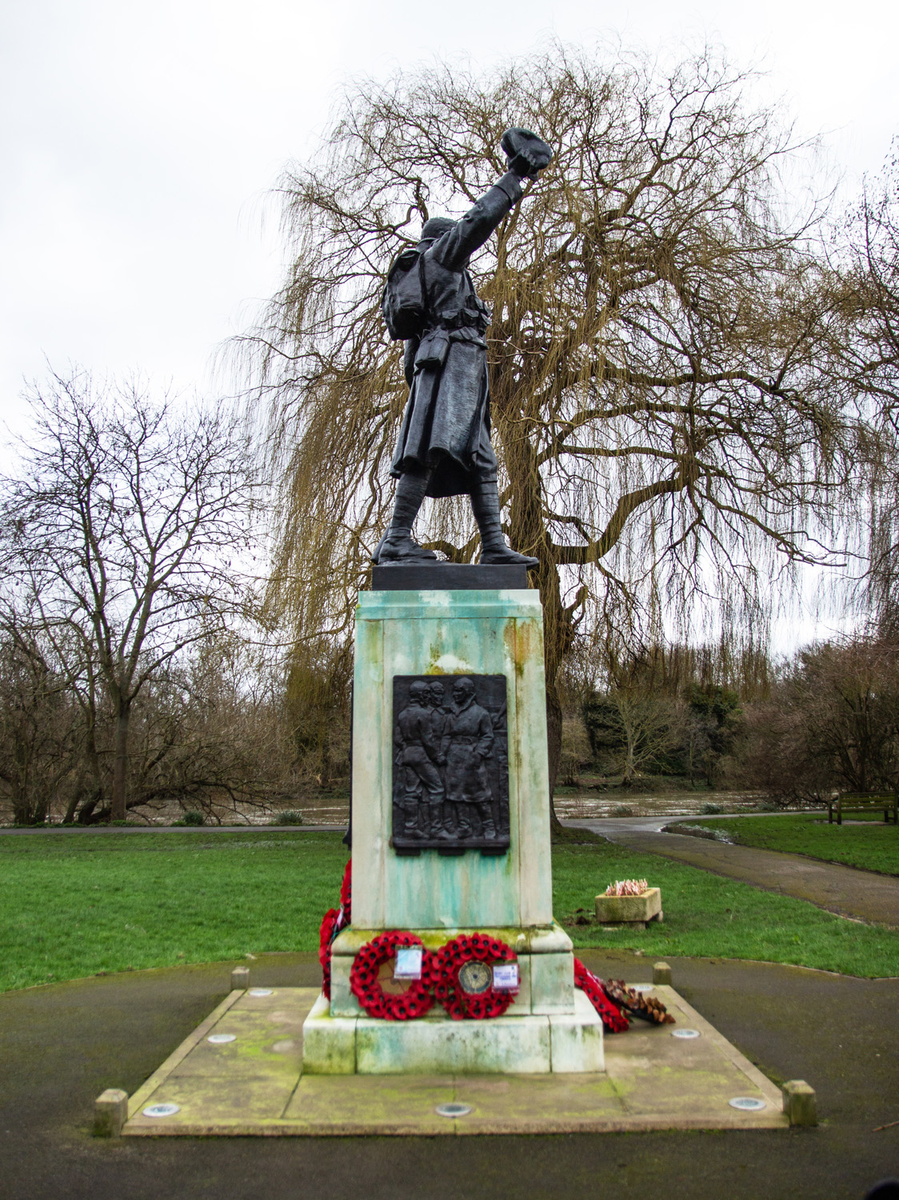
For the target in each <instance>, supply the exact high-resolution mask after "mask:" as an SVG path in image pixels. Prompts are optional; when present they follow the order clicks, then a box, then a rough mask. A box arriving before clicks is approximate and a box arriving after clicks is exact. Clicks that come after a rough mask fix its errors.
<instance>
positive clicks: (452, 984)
mask: <svg viewBox="0 0 899 1200" xmlns="http://www.w3.org/2000/svg"><path fill="white" fill-rule="evenodd" d="M501 964H508V965H509V966H512V965H514V966H515V968H516V969H515V970H514V971H513V972H507V978H506V980H505V981H504V982H505V984H506V986H504V987H499V988H498V987H497V986H496V982H497V980H496V974H495V972H494V970H493V968H494V967H495V966H497V965H501ZM517 967H518V958H517V956H516V954H515V951H514V950H513V949H512V947H511V946H507V945H506V944H505V942H501V941H499V940H498V939H497V938H493V937H489V936H488V935H487V934H486V933H473V934H471V935H470V936H467V937H466V936H462V937H457V938H453V940H452V941H451V942H447V943H446V945H445V946H443V947H442V948H441V949H440V950H438V951H436V953H434V954H433V955H432V956H431V983H432V986H433V988H434V995H435V996H436V997H437V999H438V1000H439V1001H440V1003H441V1004H442V1005H443V1007H444V1008H445V1009H446V1011H447V1012H448V1013H449V1015H450V1016H451V1017H452V1018H453V1019H454V1020H456V1021H461V1020H464V1019H465V1018H468V1019H472V1020H475V1021H481V1020H484V1019H485V1018H487V1017H501V1016H502V1014H503V1013H504V1012H505V1011H506V1009H507V1008H508V1007H509V1005H510V1004H511V1003H512V1001H513V1000H514V999H515V997H516V996H517V995H518V971H517ZM510 975H511V979H510V978H509V976H510Z"/></svg>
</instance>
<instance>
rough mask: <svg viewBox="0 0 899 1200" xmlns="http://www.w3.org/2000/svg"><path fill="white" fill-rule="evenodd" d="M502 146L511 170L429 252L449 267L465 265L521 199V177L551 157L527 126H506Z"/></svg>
mask: <svg viewBox="0 0 899 1200" xmlns="http://www.w3.org/2000/svg"><path fill="white" fill-rule="evenodd" d="M502 147H503V150H505V152H506V155H507V157H508V167H509V169H508V171H506V173H505V175H503V177H502V178H501V179H498V180H497V182H496V183H495V184H494V185H493V187H492V188H490V190H489V191H488V192H486V193H485V194H484V195H483V196H481V198H480V199H479V200H477V201H476V202H475V204H474V207H473V208H470V209H469V210H468V212H467V213H466V214H465V216H464V217H460V219H459V220H458V221H457V222H456V224H455V226H454V227H453V228H452V229H451V230H449V231H448V232H447V233H445V234H444V235H443V236H442V237H441V238H439V239H438V240H437V241H436V242H435V243H434V245H433V246H432V247H431V248H430V250H428V251H427V255H428V256H429V257H430V258H432V259H433V260H434V261H435V262H438V263H440V264H441V266H444V267H446V268H447V269H448V270H451V271H459V270H461V269H462V268H463V267H464V266H465V265H466V263H467V262H468V260H469V258H470V257H471V255H472V254H474V252H475V250H479V249H480V247H481V246H483V244H484V243H485V242H486V241H487V239H488V238H489V237H490V235H491V233H493V231H494V229H496V227H497V225H499V223H500V221H502V219H503V217H505V216H506V214H507V213H508V212H510V211H511V209H512V207H513V206H514V205H515V204H517V203H518V201H519V200H520V199H521V195H522V191H521V181H522V179H524V178H526V177H530V178H532V179H535V178H536V177H537V174H538V173H539V172H540V171H542V170H543V168H544V167H545V166H546V165H547V163H548V162H549V161H550V159H551V158H552V151H551V150H550V148H549V146H547V144H546V142H544V141H543V139H542V138H538V137H537V135H536V134H535V133H531V132H530V130H528V129H507V130H506V132H505V133H504V134H503V140H502Z"/></svg>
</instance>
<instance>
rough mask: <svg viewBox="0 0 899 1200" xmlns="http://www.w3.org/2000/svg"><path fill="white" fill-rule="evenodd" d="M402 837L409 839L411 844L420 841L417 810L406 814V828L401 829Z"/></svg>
mask: <svg viewBox="0 0 899 1200" xmlns="http://www.w3.org/2000/svg"><path fill="white" fill-rule="evenodd" d="M403 837H405V838H409V840H410V841H413V842H417V841H420V840H421V830H420V829H419V828H418V809H415V810H413V811H412V812H407V813H406V826H405V828H404V829H403Z"/></svg>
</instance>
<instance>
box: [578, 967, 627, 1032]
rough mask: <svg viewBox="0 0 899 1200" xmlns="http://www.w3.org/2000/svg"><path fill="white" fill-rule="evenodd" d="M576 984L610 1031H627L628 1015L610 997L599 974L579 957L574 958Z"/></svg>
mask: <svg viewBox="0 0 899 1200" xmlns="http://www.w3.org/2000/svg"><path fill="white" fill-rule="evenodd" d="M574 986H575V987H579V988H580V989H581V991H582V992H583V993H584V995H585V996H586V997H587V999H588V1000H589V1001H590V1003H591V1004H592V1005H593V1007H594V1008H595V1009H596V1011H597V1013H598V1014H599V1017H600V1020H601V1021H602V1023H603V1026H604V1027H605V1028H606V1029H607V1030H608V1031H609V1033H626V1032H627V1030H628V1029H629V1028H630V1023H629V1021H628V1019H627V1017H626V1016H625V1015H624V1013H623V1012H621V1011H620V1010H619V1009H618V1008H616V1007H615V1005H614V1004H613V1003H612V1001H611V1000H610V999H609V997H608V996H607V995H606V989H605V986H604V985H603V981H602V980H601V979H600V978H599V976H597V975H594V974H593V972H592V971H588V970H587V968H586V967H585V966H584V964H583V963H582V962H581V960H580V959H579V958H576V959H575V960H574Z"/></svg>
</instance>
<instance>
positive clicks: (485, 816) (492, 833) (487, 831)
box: [477, 804, 496, 841]
mask: <svg viewBox="0 0 899 1200" xmlns="http://www.w3.org/2000/svg"><path fill="white" fill-rule="evenodd" d="M477 809H478V816H479V817H480V819H481V836H482V837H485V838H489V839H490V840H491V841H492V840H493V838H495V837H496V824H495V823H494V820H493V809H492V807H491V806H490V805H489V804H479V805H478V806H477Z"/></svg>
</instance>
